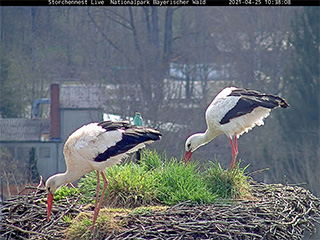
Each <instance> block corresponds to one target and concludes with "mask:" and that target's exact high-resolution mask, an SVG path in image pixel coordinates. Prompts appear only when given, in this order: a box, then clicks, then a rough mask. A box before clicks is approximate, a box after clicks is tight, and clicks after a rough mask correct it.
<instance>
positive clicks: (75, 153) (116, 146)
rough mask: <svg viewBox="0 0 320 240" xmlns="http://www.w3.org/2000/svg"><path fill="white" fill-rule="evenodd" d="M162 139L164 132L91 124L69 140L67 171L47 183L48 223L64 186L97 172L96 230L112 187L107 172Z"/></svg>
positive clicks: (103, 123)
mask: <svg viewBox="0 0 320 240" xmlns="http://www.w3.org/2000/svg"><path fill="white" fill-rule="evenodd" d="M160 139H161V133H160V132H159V131H158V130H155V129H152V128H149V127H140V126H135V125H130V124H129V123H127V122H124V121H119V122H111V121H105V122H101V123H90V124H88V125H84V126H83V127H81V128H79V129H78V130H76V131H75V132H73V133H72V134H71V135H70V136H69V138H68V139H67V141H66V143H65V145H64V149H63V154H64V157H65V161H66V165H67V171H66V172H65V173H58V174H55V175H53V176H51V177H50V178H49V179H48V180H47V182H46V189H47V192H48V198H47V204H48V209H47V210H48V212H47V213H48V215H47V220H48V221H49V219H50V215H51V209H52V202H53V194H54V192H55V191H56V190H57V189H58V188H59V187H60V186H62V185H64V184H66V183H70V182H73V181H75V180H77V179H79V178H81V177H82V176H83V175H85V174H87V173H89V172H91V171H93V170H96V172H97V188H96V203H95V209H94V216H93V221H92V227H94V224H95V221H96V219H97V216H98V213H99V210H100V207H101V203H102V201H103V197H104V194H105V191H106V187H107V184H108V180H107V178H106V176H105V175H104V173H103V170H104V169H105V168H106V167H110V166H112V165H114V164H116V163H119V162H120V161H121V159H123V158H124V157H126V156H127V154H128V153H132V152H135V151H137V150H138V149H140V148H143V147H144V146H145V144H146V143H151V142H154V141H156V140H160ZM99 174H101V176H102V178H103V190H102V194H101V198H100V201H99V204H98V197H99V191H100V183H99Z"/></svg>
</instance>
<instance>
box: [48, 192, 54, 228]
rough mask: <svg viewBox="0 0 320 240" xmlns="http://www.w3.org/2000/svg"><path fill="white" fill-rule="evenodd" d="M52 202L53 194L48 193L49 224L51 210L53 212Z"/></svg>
mask: <svg viewBox="0 0 320 240" xmlns="http://www.w3.org/2000/svg"><path fill="white" fill-rule="evenodd" d="M52 202H53V193H48V197H47V205H48V208H47V214H48V215H47V221H48V222H49V220H50V215H51V210H52Z"/></svg>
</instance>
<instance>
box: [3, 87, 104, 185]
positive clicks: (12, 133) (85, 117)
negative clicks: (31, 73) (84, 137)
mask: <svg viewBox="0 0 320 240" xmlns="http://www.w3.org/2000/svg"><path fill="white" fill-rule="evenodd" d="M103 90H104V89H101V87H96V86H84V85H80V86H79V85H77V86H72V85H65V86H62V87H61V89H60V86H59V84H52V85H51V86H50V101H49V102H50V119H36V118H34V119H22V118H14V119H11V118H0V149H1V152H2V153H3V152H5V151H7V152H9V153H10V154H11V156H12V158H13V159H15V160H16V161H19V164H20V163H21V164H26V162H28V161H29V159H30V154H31V151H32V150H33V151H34V152H35V158H36V168H37V170H38V172H39V174H40V175H42V176H43V179H44V180H46V179H47V178H48V177H49V176H51V175H52V174H55V173H57V172H64V171H65V170H66V166H65V161H64V157H63V145H64V142H65V141H66V139H67V138H68V136H69V135H70V134H71V133H72V132H73V131H74V130H76V129H77V128H79V127H81V126H82V125H84V124H87V123H90V122H100V121H102V118H103V105H104V104H105V102H106V99H105V94H104V93H103ZM27 164H28V163H27ZM29 170H30V169H29ZM26 171H28V167H27V168H26ZM1 175H2V173H1Z"/></svg>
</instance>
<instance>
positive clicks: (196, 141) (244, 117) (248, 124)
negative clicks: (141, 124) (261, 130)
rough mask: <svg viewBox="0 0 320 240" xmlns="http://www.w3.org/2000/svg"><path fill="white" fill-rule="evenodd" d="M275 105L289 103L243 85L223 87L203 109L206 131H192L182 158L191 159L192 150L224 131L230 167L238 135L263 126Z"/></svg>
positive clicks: (233, 160) (286, 105)
mask: <svg viewBox="0 0 320 240" xmlns="http://www.w3.org/2000/svg"><path fill="white" fill-rule="evenodd" d="M276 107H282V108H287V107H289V105H288V103H287V102H286V101H285V100H284V99H283V98H281V97H279V96H275V95H271V94H265V93H260V92H258V91H254V90H249V89H243V88H236V87H227V88H224V89H223V90H222V91H221V92H220V93H218V95H217V96H216V97H215V98H214V99H213V100H212V102H211V103H210V105H209V106H208V108H207V110H206V114H205V117H206V122H207V130H206V131H205V132H204V133H195V134H193V135H191V136H190V137H188V139H187V140H186V143H185V149H186V154H185V156H184V161H185V162H187V161H190V159H191V155H192V153H193V152H194V151H195V150H196V149H197V148H199V147H200V146H202V145H205V144H207V143H208V142H210V141H211V140H213V139H214V138H215V137H217V136H218V135H221V134H225V135H226V136H227V137H228V138H229V140H230V144H231V150H232V161H231V168H233V167H234V165H235V162H236V158H237V155H238V142H237V139H238V137H239V136H241V135H242V134H243V133H245V132H248V131H249V130H251V129H252V128H253V127H255V126H256V125H258V126H261V125H263V124H264V122H263V119H264V118H266V117H268V116H269V113H270V111H271V109H273V108H276ZM233 138H234V142H233V140H232V139H233Z"/></svg>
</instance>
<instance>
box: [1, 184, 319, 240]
mask: <svg viewBox="0 0 320 240" xmlns="http://www.w3.org/2000/svg"><path fill="white" fill-rule="evenodd" d="M251 186H252V196H253V198H252V199H250V200H234V201H221V202H218V203H216V204H213V205H191V204H189V203H188V202H184V203H181V204H178V205H175V206H173V207H170V208H167V209H166V210H154V211H149V212H145V213H139V214H128V215H127V216H125V217H124V218H126V221H125V222H126V223H127V224H126V225H125V226H122V227H123V228H122V229H123V230H122V231H121V232H120V233H119V232H117V231H111V232H109V233H106V232H104V236H103V238H102V239H166V240H171V239H302V238H303V235H304V234H306V232H309V233H310V234H312V233H314V232H315V224H316V223H318V224H319V222H320V200H319V199H318V198H316V197H315V196H313V195H312V194H311V193H310V192H309V191H308V190H306V189H304V188H301V187H297V186H295V187H292V186H284V185H281V184H272V185H266V184H254V185H251ZM45 197H46V196H45V192H44V191H43V190H41V191H37V192H36V193H32V194H29V195H27V196H15V197H14V198H12V199H11V200H8V201H6V202H5V203H4V204H3V205H2V206H1V214H0V222H1V224H0V239H65V237H66V236H65V230H66V229H67V228H68V227H69V226H70V223H67V222H65V221H63V220H62V219H63V217H64V216H65V215H66V214H70V215H71V216H72V217H73V218H74V217H75V216H77V215H78V214H79V213H80V212H82V211H88V210H87V209H85V208H81V205H80V204H78V200H79V198H80V196H77V197H76V198H74V199H69V200H62V201H61V202H60V203H59V204H56V205H55V206H54V209H53V219H52V220H51V221H50V222H49V223H48V222H47V221H46V204H45Z"/></svg>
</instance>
